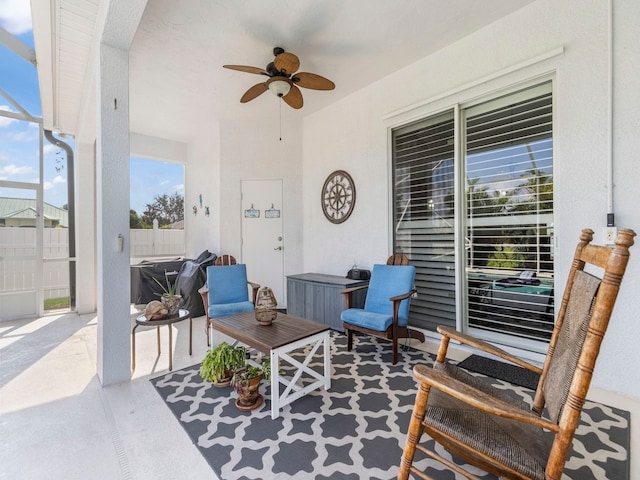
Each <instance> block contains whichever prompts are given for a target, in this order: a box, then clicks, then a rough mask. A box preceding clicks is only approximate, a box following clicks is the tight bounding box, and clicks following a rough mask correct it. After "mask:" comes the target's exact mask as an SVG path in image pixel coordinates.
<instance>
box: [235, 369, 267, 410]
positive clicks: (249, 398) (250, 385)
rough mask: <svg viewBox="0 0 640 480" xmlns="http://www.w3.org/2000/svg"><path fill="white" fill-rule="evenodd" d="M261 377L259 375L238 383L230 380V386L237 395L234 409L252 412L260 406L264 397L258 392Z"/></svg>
mask: <svg viewBox="0 0 640 480" xmlns="http://www.w3.org/2000/svg"><path fill="white" fill-rule="evenodd" d="M262 377H263V376H262V375H260V376H258V377H255V378H252V379H250V380H248V381H246V380H241V381H239V382H235V380H232V382H231V384H232V386H233V389H234V390H235V391H236V393H237V394H238V398H237V399H236V407H238V408H239V409H240V410H254V409H256V408H258V407H259V406H260V405H262V402H263V401H264V397H263V396H262V395H261V394H260V392H259V389H260V383H261V382H262Z"/></svg>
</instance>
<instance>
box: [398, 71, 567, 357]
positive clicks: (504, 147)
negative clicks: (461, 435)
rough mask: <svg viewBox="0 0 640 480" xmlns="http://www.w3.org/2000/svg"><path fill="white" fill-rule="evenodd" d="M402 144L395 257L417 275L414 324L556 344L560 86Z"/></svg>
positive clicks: (453, 120) (423, 126)
mask: <svg viewBox="0 0 640 480" xmlns="http://www.w3.org/2000/svg"><path fill="white" fill-rule="evenodd" d="M392 142H393V172H394V211H393V215H394V220H395V221H394V226H395V229H394V248H395V250H396V251H402V252H404V253H405V254H407V255H408V256H409V258H410V260H411V263H412V264H413V265H415V266H416V268H417V277H416V287H417V289H418V298H417V299H416V300H414V301H413V302H412V311H411V323H412V324H414V325H416V326H418V327H422V328H426V329H430V330H433V329H435V327H436V326H437V325H438V324H445V325H450V326H457V327H459V328H461V329H463V330H474V331H475V333H476V334H480V336H484V337H487V338H490V339H492V340H499V341H501V342H502V343H506V344H512V345H516V346H523V345H525V346H531V345H533V344H535V343H536V342H546V341H547V340H548V338H549V336H550V333H551V330H552V328H553V307H554V301H553V297H554V295H553V293H554V288H553V136H552V92H551V82H546V83H543V84H541V85H537V86H534V87H530V88H526V89H523V90H520V91H515V92H510V93H508V94H506V95H503V96H499V97H495V98H492V99H489V100H487V101H484V102H481V103H476V104H473V105H463V106H461V107H460V109H459V115H456V114H455V111H454V110H453V109H452V110H450V111H447V112H444V113H441V114H439V115H436V116H433V117H430V118H427V119H424V120H422V121H420V122H416V123H414V124H411V125H407V126H404V127H401V128H398V129H396V130H394V131H393V135H392ZM455 145H460V149H459V151H456V149H455V148H454V146H455Z"/></svg>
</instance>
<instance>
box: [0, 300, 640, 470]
mask: <svg viewBox="0 0 640 480" xmlns="http://www.w3.org/2000/svg"><path fill="white" fill-rule="evenodd" d="M135 314H137V312H135V311H134V310H132V317H131V322H132V325H133V318H134V317H135ZM174 328H175V330H174V335H173V337H174V346H173V348H174V350H173V352H174V358H173V365H174V370H177V369H180V368H183V367H187V366H190V365H193V364H195V363H198V362H199V361H200V359H201V358H202V357H203V356H204V354H205V352H206V350H207V346H206V338H205V334H204V329H205V319H204V317H199V318H195V319H194V321H193V355H191V356H189V354H188V351H189V349H188V342H189V323H188V322H187V321H184V322H180V323H177V324H175V325H174ZM96 333H97V318H96V315H95V314H89V315H77V314H74V313H66V314H64V313H61V314H52V315H48V316H45V317H42V318H38V319H24V320H16V321H9V322H0V425H1V427H0V438H1V442H2V443H1V445H2V447H1V449H0V479H48V480H50V479H65V480H74V479H82V480H87V479H125V480H127V479H136V480H146V479H148V480H164V479H167V480H169V479H171V480H173V479H177V478H180V479H184V480H187V479H204V478H209V479H215V478H216V475H215V474H214V472H213V470H212V469H211V468H210V467H209V466H208V464H207V463H206V461H205V460H204V458H203V457H202V456H201V455H200V453H199V452H198V450H197V449H196V448H195V447H194V446H193V444H192V443H191V440H190V439H189V437H188V436H187V434H186V433H185V432H184V430H183V429H182V427H181V426H180V425H179V423H178V422H177V421H176V420H175V418H174V417H173V414H172V413H171V412H170V411H169V409H168V408H167V407H166V406H165V405H164V402H163V401H162V399H161V398H160V396H159V395H158V394H157V393H156V391H155V389H154V388H153V386H152V385H151V382H149V378H153V377H155V376H158V375H162V374H164V373H167V371H168V361H169V359H168V354H167V346H168V344H167V342H168V333H167V327H162V329H161V347H162V354H161V355H160V356H159V357H158V355H157V352H156V333H155V329H148V328H142V327H140V328H138V330H137V333H136V335H137V337H136V349H137V352H136V353H137V358H136V370H135V372H134V374H133V377H132V379H131V381H130V382H125V383H122V384H118V385H112V386H109V387H105V388H102V387H101V386H100V383H99V381H98V377H97V375H96V344H97V342H96ZM426 346H427V349H430V350H431V349H435V347H436V345H435V344H434V343H433V342H427V343H426ZM465 355H466V354H465V353H464V352H461V353H460V355H459V356H460V358H462V357H464V356H465ZM589 398H590V399H592V400H595V401H599V402H602V403H606V404H609V405H612V406H616V407H618V408H623V409H625V410H629V411H631V419H632V425H631V432H632V447H631V450H632V451H635V448H634V447H637V445H638V438H635V437H637V436H638V431H639V429H640V425H639V422H638V418H637V417H638V415H637V414H638V413H640V405H639V404H640V402H637V401H634V400H631V399H628V398H625V397H620V396H618V395H613V394H610V393H608V392H604V391H599V390H597V389H592V391H591V392H590V395H589ZM634 435H635V436H634ZM634 460H635V459H634V458H633V455H631V477H630V478H632V479H634V478H640V472H639V471H638V463H639V462H638V461H637V460H635V461H634Z"/></svg>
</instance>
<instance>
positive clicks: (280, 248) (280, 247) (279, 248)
mask: <svg viewBox="0 0 640 480" xmlns="http://www.w3.org/2000/svg"><path fill="white" fill-rule="evenodd" d="M274 250H282V245H281V246H279V247H276V248H274Z"/></svg>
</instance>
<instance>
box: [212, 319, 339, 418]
mask: <svg viewBox="0 0 640 480" xmlns="http://www.w3.org/2000/svg"><path fill="white" fill-rule="evenodd" d="M211 326H212V327H213V329H214V330H217V331H219V332H222V333H224V334H226V335H228V336H230V337H232V338H235V339H236V340H238V341H239V342H241V343H244V344H246V345H248V346H249V347H252V348H255V349H256V350H258V351H260V352H262V353H264V354H265V355H269V357H270V359H271V418H273V419H276V418H278V416H279V415H280V408H281V407H284V406H285V405H288V404H290V403H291V402H293V401H294V400H296V399H298V398H300V397H302V396H304V395H306V394H307V393H309V392H312V391H313V390H316V389H318V388H321V387H324V389H325V390H329V389H330V388H331V344H330V341H331V337H330V329H329V326H327V325H324V324H322V323H317V322H313V321H311V320H305V319H303V318H298V317H294V316H292V315H286V314H284V313H278V317H277V318H276V319H275V320H274V322H273V323H272V324H271V325H268V326H264V325H260V324H259V323H258V321H257V320H256V317H255V313H254V312H253V311H251V312H244V313H240V314H237V315H229V316H226V317H220V318H212V319H211ZM307 346H308V347H311V348H310V349H309V352H308V353H307V355H306V357H305V358H304V360H303V361H302V362H299V361H298V360H296V359H295V358H293V357H291V356H290V353H291V352H293V351H295V350H298V349H300V348H303V347H307ZM320 346H323V348H322V350H323V357H324V368H323V373H319V372H317V371H315V370H313V369H312V368H311V367H309V363H310V362H311V360H312V359H313V357H314V355H315V354H316V353H317V352H318V349H319V348H320ZM281 361H283V362H286V363H287V364H289V365H291V366H293V367H294V368H295V372H294V374H293V377H292V378H291V379H289V378H285V377H283V376H281V375H280V373H279V372H280V362H281ZM303 374H305V375H306V376H309V377H312V378H313V379H315V380H314V381H311V382H310V383H308V384H306V385H300V384H299V383H298V382H299V380H300V378H301V376H302V375H303ZM305 380H306V378H305ZM280 384H282V385H284V387H285V388H284V390H283V391H282V392H280Z"/></svg>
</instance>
